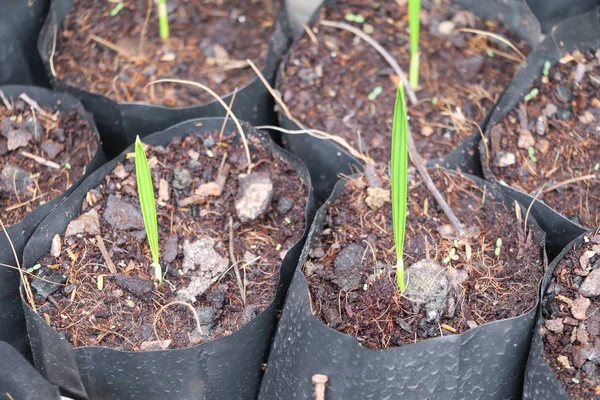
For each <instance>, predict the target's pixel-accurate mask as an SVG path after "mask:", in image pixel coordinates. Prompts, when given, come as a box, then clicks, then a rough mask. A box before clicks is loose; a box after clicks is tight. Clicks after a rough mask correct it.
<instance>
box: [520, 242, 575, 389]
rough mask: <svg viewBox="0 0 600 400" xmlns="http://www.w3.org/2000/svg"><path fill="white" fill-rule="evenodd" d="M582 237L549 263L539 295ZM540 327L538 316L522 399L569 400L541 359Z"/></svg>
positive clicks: (540, 319) (544, 290)
mask: <svg viewBox="0 0 600 400" xmlns="http://www.w3.org/2000/svg"><path fill="white" fill-rule="evenodd" d="M583 236H584V233H582V234H581V235H580V236H578V237H577V238H575V239H574V240H573V241H571V242H570V243H569V244H567V245H566V246H565V247H564V249H563V250H562V251H561V252H560V254H559V255H558V256H557V257H556V258H555V259H554V261H552V263H550V265H549V266H548V270H547V271H546V274H545V276H544V280H543V282H542V286H541V292H540V293H541V294H543V293H545V292H546V290H547V288H548V285H550V282H551V280H552V274H553V273H554V270H555V269H556V267H557V266H558V264H559V263H560V262H561V261H562V259H563V258H564V257H565V256H566V255H567V254H568V253H569V252H570V251H571V250H572V249H573V248H574V247H575V246H577V245H579V244H580V243H581V242H582V241H583ZM540 308H541V305H540ZM538 313H541V310H538ZM541 326H542V318H541V317H540V316H538V319H537V321H536V326H535V331H534V334H533V339H532V341H531V350H530V355H529V359H528V360H527V368H526V371H525V384H524V388H523V399H527V400H537V399H544V400H569V399H570V397H569V395H568V394H567V392H566V391H565V389H564V388H563V387H562V385H561V384H560V382H559V381H558V379H557V378H556V376H555V375H554V373H553V372H552V369H551V368H550V366H549V365H548V364H547V363H546V362H545V361H544V360H543V358H542V352H543V349H544V345H543V342H542V335H541V334H540V332H541Z"/></svg>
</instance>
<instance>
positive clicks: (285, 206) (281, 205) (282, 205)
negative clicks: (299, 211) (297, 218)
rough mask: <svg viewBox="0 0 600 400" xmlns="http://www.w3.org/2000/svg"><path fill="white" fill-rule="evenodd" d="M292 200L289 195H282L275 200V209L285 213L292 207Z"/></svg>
mask: <svg viewBox="0 0 600 400" xmlns="http://www.w3.org/2000/svg"><path fill="white" fill-rule="evenodd" d="M293 206H294V202H293V201H292V200H291V199H290V198H289V197H282V198H280V199H279V201H278V202H277V211H279V213H280V214H285V213H287V212H288V211H290V210H291V209H292V207H293Z"/></svg>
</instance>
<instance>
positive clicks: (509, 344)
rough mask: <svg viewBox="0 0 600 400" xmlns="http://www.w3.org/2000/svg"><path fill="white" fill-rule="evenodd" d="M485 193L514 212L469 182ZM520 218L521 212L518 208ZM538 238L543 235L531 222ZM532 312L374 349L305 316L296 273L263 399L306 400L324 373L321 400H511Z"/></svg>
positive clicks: (518, 386) (317, 224)
mask: <svg viewBox="0 0 600 400" xmlns="http://www.w3.org/2000/svg"><path fill="white" fill-rule="evenodd" d="M472 178H473V179H474V180H475V181H476V182H478V183H480V184H481V185H485V186H486V187H487V192H486V193H487V194H488V195H490V196H492V198H495V199H497V201H499V202H501V203H503V204H505V205H506V207H507V209H508V211H507V212H511V210H512V212H514V204H513V203H514V200H512V199H511V198H509V197H508V196H506V195H505V194H504V193H503V192H502V191H500V190H499V189H498V188H497V187H496V186H495V185H493V184H490V183H488V182H484V181H482V180H481V179H479V178H476V177H472ZM343 186H344V181H339V182H338V183H337V184H336V186H335V189H334V191H333V194H332V195H331V197H330V198H329V199H328V201H327V203H326V204H324V205H323V206H322V207H321V208H320V209H319V210H318V211H317V214H316V217H315V221H314V223H313V226H312V227H311V230H310V233H309V236H308V239H307V242H306V245H305V247H304V249H303V252H302V255H301V257H300V264H299V265H300V266H302V265H303V264H304V261H305V260H306V258H307V254H308V251H309V250H310V248H311V244H312V242H313V241H314V239H315V238H317V237H318V235H319V234H320V232H321V230H322V229H323V227H324V224H325V218H326V215H327V211H328V207H329V205H330V204H331V203H332V202H333V201H335V199H336V198H337V197H338V196H339V195H340V194H341V192H342V189H343ZM521 211H522V212H523V214H524V212H525V210H524V209H523V208H522V210H521ZM530 223H531V227H532V228H533V232H534V236H535V237H536V240H539V241H540V242H541V241H543V236H544V234H543V233H542V232H541V231H540V230H539V227H537V225H536V224H535V222H534V221H530ZM536 312H537V306H536V307H533V308H532V309H531V310H530V311H528V312H526V313H525V314H523V315H521V316H519V317H515V318H511V319H506V320H501V321H495V322H490V323H486V324H483V325H481V326H478V327H476V328H474V329H470V330H468V331H467V332H465V333H462V334H459V335H451V336H445V337H438V338H433V339H428V340H423V341H421V342H418V343H415V344H409V345H404V346H402V347H397V348H392V349H387V350H383V351H373V350H369V349H366V348H364V347H362V346H360V345H359V343H358V342H357V341H356V340H355V339H354V338H353V337H351V336H349V335H345V334H343V333H340V332H338V331H336V330H334V329H331V328H329V327H327V326H326V325H325V324H323V323H322V322H320V321H319V320H318V319H317V318H316V317H315V316H314V315H312V313H311V311H310V298H309V290H308V284H307V281H306V278H305V277H304V275H303V273H302V272H301V270H300V269H298V270H296V273H295V275H294V280H293V281H292V285H291V286H290V290H289V292H288V297H287V300H286V303H285V306H284V309H283V313H282V316H281V320H280V323H279V328H278V331H277V335H276V337H275V342H274V344H273V349H272V350H271V355H270V357H269V363H268V366H267V372H266V373H265V378H264V379H263V385H262V388H261V392H260V396H259V398H261V399H291V398H298V399H307V398H311V396H312V394H313V392H314V386H313V383H312V382H311V377H312V375H313V374H325V375H327V376H328V377H329V380H328V382H327V391H326V397H325V398H326V399H327V400H337V399H344V400H352V399H357V400H358V399H430V398H436V399H486V400H487V399H517V398H519V396H520V395H521V390H522V384H523V373H524V368H525V362H526V360H527V356H528V352H529V343H530V340H531V335H532V332H533V327H534V324H535V316H536Z"/></svg>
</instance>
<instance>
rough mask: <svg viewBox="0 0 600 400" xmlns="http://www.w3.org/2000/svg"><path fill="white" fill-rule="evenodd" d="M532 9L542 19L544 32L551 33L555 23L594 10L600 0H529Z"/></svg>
mask: <svg viewBox="0 0 600 400" xmlns="http://www.w3.org/2000/svg"><path fill="white" fill-rule="evenodd" d="M527 4H528V5H529V8H531V11H533V13H534V14H535V16H536V17H537V19H538V20H539V21H540V25H541V27H542V32H543V33H548V34H549V33H550V32H551V31H552V28H553V27H554V25H558V24H559V23H561V22H562V21H564V20H565V19H569V18H571V17H573V16H575V15H579V14H584V13H586V12H589V11H592V10H593V9H594V8H596V7H597V6H598V5H600V2H599V1H598V0H576V1H573V0H550V1H548V0H527Z"/></svg>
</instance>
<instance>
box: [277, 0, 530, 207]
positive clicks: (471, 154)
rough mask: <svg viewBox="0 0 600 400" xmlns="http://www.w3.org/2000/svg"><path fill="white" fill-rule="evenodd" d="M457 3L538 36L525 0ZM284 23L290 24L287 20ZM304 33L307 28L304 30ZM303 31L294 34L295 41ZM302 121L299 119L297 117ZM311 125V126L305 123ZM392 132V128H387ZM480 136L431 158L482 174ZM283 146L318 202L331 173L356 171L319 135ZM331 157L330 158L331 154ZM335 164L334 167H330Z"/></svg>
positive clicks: (291, 138)
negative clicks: (299, 163) (300, 164)
mask: <svg viewBox="0 0 600 400" xmlns="http://www.w3.org/2000/svg"><path fill="white" fill-rule="evenodd" d="M331 2H332V1H330V0H328V1H324V2H323V4H322V5H321V6H320V7H319V8H318V9H317V10H316V11H315V12H314V13H313V16H312V17H311V21H312V22H314V21H315V20H317V19H318V18H319V15H320V11H321V8H322V7H327V5H328V4H329V3H331ZM456 3H458V4H460V5H462V6H463V7H464V8H466V9H467V10H471V11H472V12H473V13H475V14H477V15H479V16H481V17H482V18H486V19H490V20H498V21H500V22H502V23H504V24H506V25H507V26H508V27H509V28H510V29H511V30H512V31H513V32H514V33H515V34H516V35H517V36H518V37H519V38H521V39H523V40H525V41H527V42H528V43H529V44H530V45H531V46H532V47H533V46H535V45H537V44H538V43H539V42H540V40H541V32H540V26H539V23H538V22H537V20H536V18H535V16H534V15H533V13H532V12H531V10H530V9H529V7H528V6H527V4H526V3H525V1H524V0H493V1H480V0H456ZM286 25H289V23H288V24H286ZM303 34H304V35H306V32H303ZM301 36H302V35H299V36H297V37H296V41H298V40H299V39H300V37H301ZM293 47H294V44H292V45H291V49H290V52H288V54H287V56H286V57H285V59H284V61H283V62H282V65H281V67H280V68H279V73H278V75H277V87H279V82H280V81H281V79H282V76H281V75H282V74H283V73H285V70H286V67H287V63H288V62H289V59H290V56H291V50H292V49H293ZM279 121H280V124H281V126H282V127H284V128H287V129H294V130H296V129H299V127H298V126H297V125H296V124H295V123H294V122H293V121H291V120H290V119H289V118H287V117H286V116H285V114H284V113H283V112H281V111H280V112H279ZM487 121H488V117H486V118H484V120H483V121H481V122H480V123H479V126H480V127H481V128H482V129H485V126H486V125H487ZM300 122H302V121H300ZM308 128H314V127H308ZM390 134H391V132H390ZM480 138H481V133H480V131H479V129H476V130H475V131H474V132H473V133H472V134H471V135H470V136H469V137H467V138H466V139H465V140H464V141H463V142H462V143H461V144H460V145H459V146H457V148H456V149H454V150H453V151H452V152H450V153H449V154H448V155H446V156H445V157H444V158H443V159H440V160H431V163H433V164H440V165H444V166H445V167H447V168H449V169H456V168H459V169H460V170H462V171H464V172H466V173H468V174H471V175H475V176H479V177H481V176H483V173H482V171H481V163H480V161H479V148H478V144H479V141H480ZM282 143H283V146H284V147H285V148H286V149H288V150H289V151H291V152H292V153H294V154H297V155H298V156H299V157H300V158H301V159H302V160H303V161H304V163H305V164H306V165H307V166H308V169H309V171H310V172H311V177H312V180H313V183H314V185H315V198H316V199H317V204H321V203H322V202H323V201H325V199H327V197H328V196H329V194H330V193H331V189H332V188H333V184H335V182H336V179H330V175H332V176H337V175H338V174H340V173H342V174H345V175H348V174H351V173H354V172H356V170H357V169H356V166H357V165H358V163H357V162H356V161H354V162H353V161H352V159H353V157H351V156H350V155H348V153H347V152H346V151H345V150H343V149H341V148H340V147H339V146H338V145H336V144H334V143H332V142H327V141H324V140H321V139H316V138H314V137H311V136H308V135H285V134H284V135H283V136H282ZM339 154H341V157H342V158H343V159H344V162H342V163H339V162H338V161H337V160H336V158H337V157H333V155H338V157H339ZM329 157H330V158H331V159H330V158H329ZM332 167H335V168H337V170H335V169H332Z"/></svg>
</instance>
